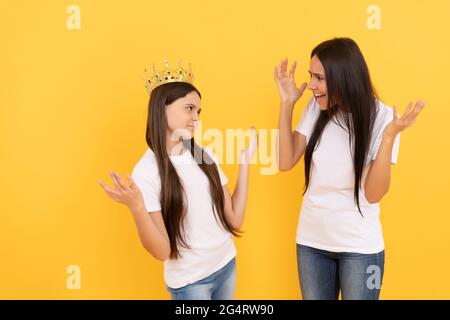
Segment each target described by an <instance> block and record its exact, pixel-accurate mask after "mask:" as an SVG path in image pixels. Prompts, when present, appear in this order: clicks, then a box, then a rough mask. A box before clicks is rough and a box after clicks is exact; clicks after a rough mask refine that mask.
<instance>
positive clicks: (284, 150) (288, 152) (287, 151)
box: [278, 103, 294, 170]
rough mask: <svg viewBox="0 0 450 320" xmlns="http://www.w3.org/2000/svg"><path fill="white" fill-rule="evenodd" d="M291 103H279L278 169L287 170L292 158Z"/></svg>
mask: <svg viewBox="0 0 450 320" xmlns="http://www.w3.org/2000/svg"><path fill="white" fill-rule="evenodd" d="M293 109H294V108H293V105H292V104H290V105H288V104H283V103H282V104H281V105H280V118H279V122H278V167H279V169H280V170H289V169H290V168H291V166H292V160H293V159H294V138H293V135H292V113H293Z"/></svg>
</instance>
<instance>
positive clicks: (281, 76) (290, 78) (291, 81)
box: [273, 58, 307, 105]
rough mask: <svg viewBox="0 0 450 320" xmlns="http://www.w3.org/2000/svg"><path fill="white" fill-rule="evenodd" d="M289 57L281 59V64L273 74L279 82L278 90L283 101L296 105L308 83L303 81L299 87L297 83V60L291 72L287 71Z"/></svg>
mask: <svg viewBox="0 0 450 320" xmlns="http://www.w3.org/2000/svg"><path fill="white" fill-rule="evenodd" d="M287 64H288V59H287V58H285V59H283V60H281V62H280V64H279V65H278V66H277V67H275V70H274V73H273V76H274V79H275V82H276V83H277V87H278V92H279V94H280V99H281V103H283V104H290V105H294V104H295V103H296V102H297V100H298V99H300V97H301V96H302V95H303V91H305V89H306V85H307V83H306V82H305V83H302V84H301V85H300V87H299V88H297V86H296V84H295V78H294V74H295V68H296V66H297V61H294V63H293V64H292V66H291V68H290V70H289V74H288V73H287Z"/></svg>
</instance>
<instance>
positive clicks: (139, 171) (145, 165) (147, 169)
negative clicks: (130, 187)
mask: <svg viewBox="0 0 450 320" xmlns="http://www.w3.org/2000/svg"><path fill="white" fill-rule="evenodd" d="M131 176H132V178H133V179H144V180H154V179H159V172H158V163H157V161H156V157H155V154H154V153H153V151H152V150H151V149H150V148H147V150H146V151H145V153H144V155H143V156H142V157H141V158H140V159H139V161H138V162H137V163H136V165H135V166H134V168H133V172H132V174H131Z"/></svg>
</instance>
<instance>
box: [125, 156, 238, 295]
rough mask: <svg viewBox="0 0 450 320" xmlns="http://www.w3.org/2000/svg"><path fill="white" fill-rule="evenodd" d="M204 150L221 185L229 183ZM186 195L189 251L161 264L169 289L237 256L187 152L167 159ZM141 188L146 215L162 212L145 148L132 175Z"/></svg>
mask: <svg viewBox="0 0 450 320" xmlns="http://www.w3.org/2000/svg"><path fill="white" fill-rule="evenodd" d="M203 148H204V150H205V151H206V152H207V153H208V154H209V155H210V156H211V158H212V159H213V160H214V162H215V163H216V164H217V168H218V170H219V174H220V181H221V184H222V185H225V184H227V182H228V180H227V177H226V176H225V174H224V173H223V171H222V169H221V168H220V166H219V165H218V162H217V158H216V157H215V155H214V154H213V153H212V151H210V150H209V149H208V148H205V147H203ZM170 161H171V162H172V164H173V165H174V167H175V170H176V171H177V173H178V176H179V177H180V180H181V183H182V185H183V188H184V190H185V193H186V199H187V213H186V217H185V220H184V228H185V238H186V242H187V244H188V245H189V246H190V247H191V248H190V249H186V248H184V247H183V246H182V245H179V246H178V249H179V252H180V254H181V257H180V258H178V259H170V258H169V259H167V260H165V261H164V280H165V282H166V284H167V285H168V286H169V287H171V288H180V287H183V286H185V285H187V284H190V283H193V282H195V281H198V280H200V279H203V278H205V277H207V276H209V275H210V274H212V273H214V272H216V271H217V270H219V269H220V268H222V267H223V266H225V265H226V264H227V263H228V262H229V261H230V260H231V259H232V258H234V257H235V256H236V248H235V246H234V242H233V238H232V234H231V233H230V232H228V231H226V230H225V229H224V228H223V227H222V225H220V220H219V222H217V221H216V219H215V217H214V212H213V210H212V203H213V201H212V198H211V193H210V189H209V180H208V178H207V177H206V175H205V174H204V173H203V171H202V170H201V169H200V167H199V166H198V164H197V163H196V162H195V159H194V158H193V157H192V155H191V153H190V151H185V152H184V153H183V154H182V155H180V156H170ZM131 176H132V177H133V179H134V181H135V182H136V184H137V185H138V187H139V188H140V190H141V192H142V195H143V198H144V203H145V207H146V209H147V212H150V213H151V212H155V211H160V210H161V202H160V197H161V181H160V177H159V170H158V165H157V162H156V157H155V154H154V153H153V151H152V150H151V149H150V148H148V149H147V151H146V152H145V154H144V155H143V157H142V158H141V159H140V160H139V162H138V163H137V164H136V166H135V167H134V169H133V172H132V175H131Z"/></svg>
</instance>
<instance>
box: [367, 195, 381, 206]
mask: <svg viewBox="0 0 450 320" xmlns="http://www.w3.org/2000/svg"><path fill="white" fill-rule="evenodd" d="M366 200H367V202H368V203H370V204H374V203H378V202H380V200H381V198H376V197H373V198H372V197H367V196H366Z"/></svg>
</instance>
